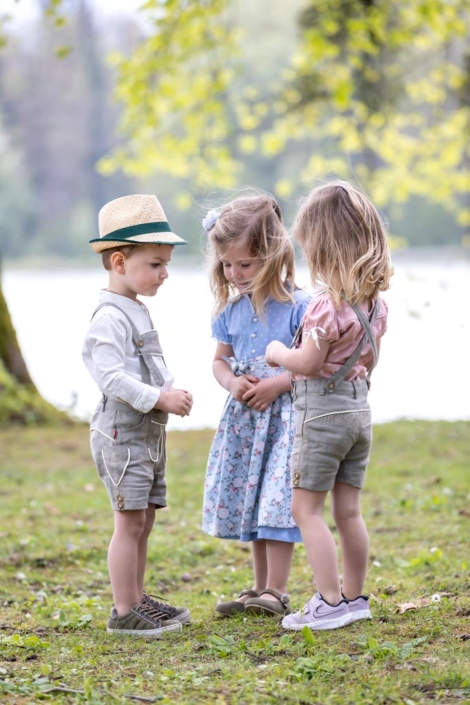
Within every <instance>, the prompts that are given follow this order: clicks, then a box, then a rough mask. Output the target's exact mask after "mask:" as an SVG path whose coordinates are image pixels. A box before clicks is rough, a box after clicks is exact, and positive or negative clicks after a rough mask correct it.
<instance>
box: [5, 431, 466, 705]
mask: <svg viewBox="0 0 470 705" xmlns="http://www.w3.org/2000/svg"><path fill="white" fill-rule="evenodd" d="M374 431H375V436H374V449H373V455H372V459H371V464H370V468H369V471H368V477H367V482H366V489H365V490H364V493H363V509H364V515H365V518H366V522H367V524H368V528H369V532H370V539H371V545H370V564H369V574H368V578H367V584H366V589H367V591H368V592H370V593H371V595H372V604H371V609H372V610H373V617H374V618H373V620H372V621H370V622H358V623H356V624H354V625H352V626H350V627H347V628H345V629H339V630H336V631H330V632H317V633H316V634H315V635H313V634H312V632H310V631H309V630H304V632H305V633H292V632H285V631H284V630H283V629H282V628H281V627H280V625H279V623H277V622H276V621H274V620H271V619H269V618H260V617H245V618H244V617H243V616H241V615H240V616H237V617H235V618H233V619H226V620H223V619H218V618H217V617H216V616H215V614H214V606H215V604H216V603H217V601H218V600H219V599H231V597H232V596H234V595H236V594H237V593H238V592H239V591H240V590H241V589H242V588H246V587H249V586H250V577H251V569H250V552H249V548H248V546H246V545H242V544H240V543H238V542H235V541H233V542H230V541H220V540H218V539H213V538H211V537H209V536H206V535H205V534H203V533H202V532H201V530H200V515H201V502H202V491H203V478H204V471H205V462H206V457H207V452H208V448H209V445H210V442H211V439H212V435H213V432H212V431H209V430H207V431H187V432H185V433H182V432H173V433H171V434H170V437H169V462H168V496H169V505H170V506H169V509H168V510H165V511H161V512H159V513H158V515H157V523H156V526H155V529H154V532H153V534H152V537H151V540H150V547H149V570H148V573H147V589H148V591H149V592H151V593H154V594H157V595H160V596H163V597H166V598H168V599H171V602H173V603H174V604H184V605H187V606H188V607H190V609H191V612H192V616H193V620H192V624H191V625H189V626H187V627H185V628H184V630H183V631H182V632H180V633H178V634H176V635H171V634H169V635H166V636H165V638H163V639H160V640H143V639H139V640H137V639H122V638H121V639H119V638H117V637H113V636H110V635H108V634H107V633H106V621H107V616H108V613H109V610H110V607H111V593H110V587H109V581H108V577H107V569H106V552H107V545H108V541H109V538H110V536H111V532H112V512H111V510H110V507H109V503H108V498H107V495H106V492H105V490H104V488H103V486H102V485H101V481H100V480H99V479H98V477H97V475H96V471H95V469H94V467H93V464H92V460H91V456H90V452H89V447H88V429H87V427H86V426H83V425H76V426H70V427H56V428H52V427H44V428H32V427H31V428H29V427H26V428H24V427H8V428H3V429H1V430H0V444H1V457H0V472H1V478H2V481H1V484H0V506H1V525H0V574H1V580H0V703H2V705H3V704H4V703H5V704H8V705H13V704H15V703H37V702H40V701H43V700H45V701H47V700H49V701H52V702H58V703H64V704H65V703H70V704H76V703H92V704H95V705H98V704H103V705H104V704H106V705H107V704H108V703H109V705H111V704H113V705H119V704H120V703H164V704H165V703H187V704H190V703H191V704H192V703H194V704H196V703H215V704H220V705H223V704H230V705H232V704H233V705H235V704H236V705H242V704H243V705H245V704H246V705H249V704H251V703H262V704H264V703H289V704H291V703H292V704H295V703H299V704H305V705H311V704H318V705H333V704H348V705H349V704H351V705H353V704H354V705H356V704H363V703H364V704H365V703H367V704H369V703H370V704H371V705H378V704H380V705H381V704H384V703H385V704H387V705H392V704H393V705H394V704H397V705H398V704H400V705H401V704H404V705H413V704H414V703H416V704H417V703H436V704H437V703H458V704H459V705H460V704H461V703H470V553H469V543H470V541H469V539H470V501H469V500H470V468H469V463H470V461H469V458H470V423H469V422H455V423H450V422H404V421H403V422H395V423H391V424H384V425H381V426H377V427H376V428H375V430H374ZM311 594H312V585H311V576H310V570H309V567H308V565H307V561H306V557H305V552H304V549H303V547H302V546H298V547H297V548H296V550H295V554H294V564H293V569H292V574H291V580H290V595H291V601H292V604H293V606H294V608H298V607H301V606H302V605H303V604H304V602H305V601H306V600H307V599H308V598H309V597H310V596H311Z"/></svg>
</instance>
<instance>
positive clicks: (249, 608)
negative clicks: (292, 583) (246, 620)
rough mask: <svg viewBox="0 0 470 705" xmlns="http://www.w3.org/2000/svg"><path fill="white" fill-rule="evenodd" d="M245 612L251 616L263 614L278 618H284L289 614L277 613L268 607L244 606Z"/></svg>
mask: <svg viewBox="0 0 470 705" xmlns="http://www.w3.org/2000/svg"><path fill="white" fill-rule="evenodd" d="M245 612H251V613H252V614H265V615H266V616H267V617H279V618H280V617H285V616H286V614H290V612H286V611H285V610H282V611H279V612H278V611H277V610H276V608H271V607H269V606H268V605H246V607H245Z"/></svg>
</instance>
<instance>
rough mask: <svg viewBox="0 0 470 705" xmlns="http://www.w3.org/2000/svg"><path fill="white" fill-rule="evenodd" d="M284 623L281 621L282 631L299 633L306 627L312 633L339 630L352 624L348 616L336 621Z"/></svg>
mask: <svg viewBox="0 0 470 705" xmlns="http://www.w3.org/2000/svg"><path fill="white" fill-rule="evenodd" d="M284 622H285V620H284V619H283V620H282V626H283V627H284V629H293V630H295V631H300V630H301V629H303V628H304V627H308V628H309V629H312V631H320V630H322V629H341V627H347V626H348V625H349V624H352V622H353V620H352V619H351V615H350V614H346V615H344V617H339V618H337V619H322V620H316V621H315V622H297V623H295V622H294V623H292V622H286V623H285V624H284Z"/></svg>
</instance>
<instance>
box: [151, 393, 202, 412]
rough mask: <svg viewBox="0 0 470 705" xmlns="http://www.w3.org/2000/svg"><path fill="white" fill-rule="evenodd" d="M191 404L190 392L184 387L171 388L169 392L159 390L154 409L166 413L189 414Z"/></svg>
mask: <svg viewBox="0 0 470 705" xmlns="http://www.w3.org/2000/svg"><path fill="white" fill-rule="evenodd" d="M192 406H193V397H192V394H190V393H189V392H186V391H185V390H184V389H172V390H171V391H169V392H160V397H159V399H158V401H157V403H156V404H155V409H160V411H165V412H166V413H167V414H176V416H189V412H190V411H191V409H192Z"/></svg>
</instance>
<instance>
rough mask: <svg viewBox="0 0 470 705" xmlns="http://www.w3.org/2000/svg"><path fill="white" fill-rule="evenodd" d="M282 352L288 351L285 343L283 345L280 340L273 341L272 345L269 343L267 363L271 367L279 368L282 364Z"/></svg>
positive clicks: (266, 355)
mask: <svg viewBox="0 0 470 705" xmlns="http://www.w3.org/2000/svg"><path fill="white" fill-rule="evenodd" d="M282 350H286V346H285V345H284V343H281V342H280V341H279V340H273V341H272V343H269V345H268V347H267V348H266V353H265V357H266V362H267V363H268V365H269V366H270V367H279V365H280V364H281V363H280V362H279V353H280V351H282Z"/></svg>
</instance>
